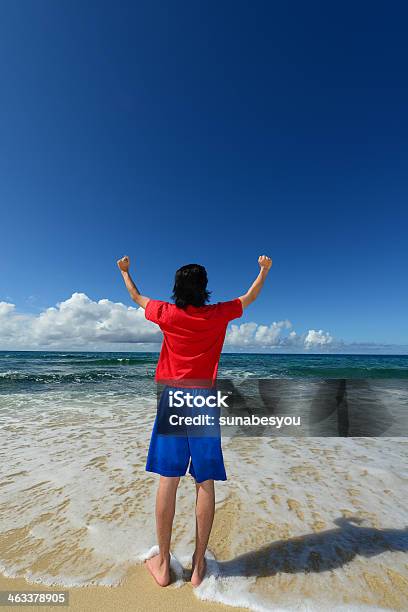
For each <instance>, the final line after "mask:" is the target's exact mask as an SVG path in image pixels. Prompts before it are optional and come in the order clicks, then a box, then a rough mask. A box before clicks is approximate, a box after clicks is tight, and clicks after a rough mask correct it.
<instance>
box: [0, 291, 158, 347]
mask: <svg viewBox="0 0 408 612" xmlns="http://www.w3.org/2000/svg"><path fill="white" fill-rule="evenodd" d="M160 341H161V333H160V330H159V329H158V328H157V326H156V325H154V324H153V323H151V322H150V321H147V320H146V319H145V316H144V311H143V309H141V308H133V307H130V306H125V305H124V304H122V303H121V302H111V301H110V300H106V299H104V300H99V301H98V302H95V301H93V300H91V299H90V298H89V297H88V296H87V295H85V293H73V294H72V296H71V297H70V298H69V299H67V300H65V301H64V302H60V303H58V304H57V306H56V307H51V308H47V309H46V310H44V311H43V312H41V313H40V314H39V315H22V314H18V313H17V312H16V309H15V306H14V304H10V303H7V302H0V348H7V349H9V350H10V349H19V348H21V349H30V348H32V349H36V348H48V349H55V348H56V349H60V348H68V347H69V348H79V349H80V348H84V349H91V348H95V349H97V348H101V347H102V345H103V347H104V348H106V346H107V345H110V344H113V345H114V346H111V349H115V348H117V344H118V343H119V344H122V343H137V344H138V343H152V342H153V343H157V342H160Z"/></svg>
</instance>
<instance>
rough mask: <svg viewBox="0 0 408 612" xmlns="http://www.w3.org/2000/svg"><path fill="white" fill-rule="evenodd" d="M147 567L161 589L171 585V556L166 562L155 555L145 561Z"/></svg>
mask: <svg viewBox="0 0 408 612" xmlns="http://www.w3.org/2000/svg"><path fill="white" fill-rule="evenodd" d="M145 563H146V567H147V569H148V570H149V572H150V573H151V575H152V576H153V578H154V579H155V581H156V582H157V584H158V585H159V586H161V587H165V586H167V585H168V584H170V555H169V558H168V559H167V560H166V561H164V560H163V559H161V558H160V555H155V556H154V557H151V558H150V559H146V561H145Z"/></svg>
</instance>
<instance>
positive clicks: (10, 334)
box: [0, 293, 402, 352]
mask: <svg viewBox="0 0 408 612" xmlns="http://www.w3.org/2000/svg"><path fill="white" fill-rule="evenodd" d="M161 340H162V335H161V332H160V330H159V328H158V327H157V325H154V324H153V323H151V322H150V321H147V320H146V319H145V316H144V311H143V309H141V308H136V307H132V306H125V305H124V304H122V303H121V302H112V301H110V300H107V299H103V300H99V301H94V300H91V299H90V298H89V297H88V296H87V295H86V294H85V293H73V294H72V296H71V297H70V298H69V299H67V300H65V301H62V302H60V303H58V304H57V305H56V306H55V307H51V308H47V309H45V310H43V311H42V312H41V313H39V314H21V313H19V312H18V311H17V310H16V307H15V305H14V304H12V303H11V302H0V350H1V349H3V350H4V349H5V350H18V349H21V350H24V349H26V350H27V349H34V350H35V349H49V350H67V349H73V350H75V349H77V350H81V349H82V350H130V349H132V348H136V349H140V350H146V349H147V350H149V349H150V350H151V349H154V350H158V349H159V346H160V342H161ZM392 346H393V345H376V344H374V343H365V344H356V343H344V342H342V341H341V340H335V339H334V338H333V336H332V335H331V334H330V333H329V332H327V331H323V330H321V329H319V330H315V329H309V330H308V331H307V332H306V333H297V332H296V331H295V330H294V329H293V326H292V324H291V322H290V321H288V320H283V321H277V322H274V323H272V324H271V325H260V324H258V323H255V322H251V323H241V324H240V325H239V324H235V323H233V324H232V325H230V327H229V329H228V331H227V336H226V341H225V348H226V350H230V351H234V350H243V351H260V352H262V351H266V352H268V351H273V350H283V351H285V352H286V351H287V352H303V351H306V352H308V351H319V352H326V351H328V352H330V351H331V352H347V351H349V352H358V351H359V350H360V351H362V352H373V351H377V350H379V348H380V347H381V349H382V350H383V352H384V351H385V352H389V351H390V350H391V347H392ZM394 348H395V347H394ZM400 348H401V350H402V347H400Z"/></svg>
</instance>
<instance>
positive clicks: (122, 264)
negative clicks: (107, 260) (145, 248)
mask: <svg viewBox="0 0 408 612" xmlns="http://www.w3.org/2000/svg"><path fill="white" fill-rule="evenodd" d="M116 263H117V264H118V267H119V269H120V270H121V271H122V272H127V271H128V270H129V266H130V261H129V257H128V256H127V255H125V256H124V257H122V259H118V261H117V262H116Z"/></svg>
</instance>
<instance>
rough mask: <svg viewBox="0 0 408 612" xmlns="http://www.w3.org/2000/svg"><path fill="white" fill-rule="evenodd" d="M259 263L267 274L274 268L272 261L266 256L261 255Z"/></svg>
mask: <svg viewBox="0 0 408 612" xmlns="http://www.w3.org/2000/svg"><path fill="white" fill-rule="evenodd" d="M258 263H259V266H260V268H261V270H265V272H269V270H270V269H271V268H272V259H271V258H270V257H267V256H266V255H260V257H258Z"/></svg>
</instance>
